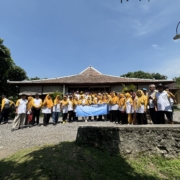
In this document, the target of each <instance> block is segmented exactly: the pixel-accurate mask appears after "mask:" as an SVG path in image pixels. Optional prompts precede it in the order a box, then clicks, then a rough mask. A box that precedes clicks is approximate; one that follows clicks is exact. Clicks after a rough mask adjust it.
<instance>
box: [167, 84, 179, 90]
mask: <svg viewBox="0 0 180 180" xmlns="http://www.w3.org/2000/svg"><path fill="white" fill-rule="evenodd" d="M166 86H167V87H168V88H169V89H179V88H178V87H177V84H176V83H171V84H167V85H166Z"/></svg>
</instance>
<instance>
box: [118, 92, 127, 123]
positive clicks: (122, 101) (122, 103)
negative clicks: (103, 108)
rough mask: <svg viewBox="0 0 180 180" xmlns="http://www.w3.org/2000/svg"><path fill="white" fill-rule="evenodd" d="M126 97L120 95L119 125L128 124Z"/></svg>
mask: <svg viewBox="0 0 180 180" xmlns="http://www.w3.org/2000/svg"><path fill="white" fill-rule="evenodd" d="M125 100H126V99H125V95H124V94H122V93H120V94H119V101H118V105H119V116H118V123H120V122H121V123H122V124H127V120H126V114H125V111H124V110H125Z"/></svg>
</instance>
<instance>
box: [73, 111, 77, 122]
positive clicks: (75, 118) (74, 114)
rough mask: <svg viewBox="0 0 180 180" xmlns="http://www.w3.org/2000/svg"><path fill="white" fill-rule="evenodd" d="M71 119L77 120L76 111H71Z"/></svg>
mask: <svg viewBox="0 0 180 180" xmlns="http://www.w3.org/2000/svg"><path fill="white" fill-rule="evenodd" d="M73 120H74V121H78V117H77V116H76V112H73Z"/></svg>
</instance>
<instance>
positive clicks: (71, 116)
mask: <svg viewBox="0 0 180 180" xmlns="http://www.w3.org/2000/svg"><path fill="white" fill-rule="evenodd" d="M26 96H27V95H26V94H22V95H21V98H20V99H18V100H17V102H16V104H15V107H16V116H15V119H14V121H13V125H12V131H14V130H15V129H19V128H21V126H23V125H25V124H27V122H28V123H30V124H31V125H32V126H33V125H38V126H40V123H39V117H40V112H41V111H42V113H43V125H44V126H47V125H48V124H49V120H50V117H51V115H52V120H53V124H54V125H56V124H57V122H58V118H59V114H60V113H62V120H63V124H64V123H66V121H67V120H68V121H77V120H78V117H77V116H76V107H77V106H79V105H82V106H91V105H94V104H107V105H108V114H101V115H99V116H93V117H91V116H89V117H82V119H83V120H84V121H85V122H87V121H88V120H89V121H92V120H95V121H96V120H104V121H111V122H115V123H121V124H147V116H146V115H147V110H148V111H149V113H150V117H151V120H152V122H153V124H165V115H166V118H167V120H168V123H173V103H176V99H175V96H174V95H173V94H172V93H171V92H169V90H168V88H165V87H164V86H163V85H162V84H158V85H157V87H155V85H154V84H150V85H149V91H147V89H146V88H143V89H142V90H138V91H137V92H133V90H130V91H126V92H124V93H116V92H110V93H107V92H102V93H95V92H92V93H91V92H85V93H83V92H82V91H81V92H80V93H79V91H76V92H75V93H72V94H67V95H65V96H63V98H61V97H60V96H59V95H57V96H56V98H55V100H54V101H53V100H52V97H51V95H49V94H48V95H47V96H46V97H45V99H44V100H43V101H42V99H41V98H39V94H36V95H35V97H34V98H33V97H31V96H28V97H27V98H26ZM13 104H14V102H12V101H10V100H9V99H7V98H6V96H5V95H2V104H1V116H0V123H1V121H2V120H3V119H4V123H7V121H8V116H9V109H10V107H11V106H12V105H13Z"/></svg>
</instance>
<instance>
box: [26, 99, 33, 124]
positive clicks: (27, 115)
mask: <svg viewBox="0 0 180 180" xmlns="http://www.w3.org/2000/svg"><path fill="white" fill-rule="evenodd" d="M32 104H33V97H32V96H29V97H28V103H27V114H26V121H25V125H27V124H28V125H29V124H30V123H31V121H30V118H29V117H30V116H31V117H32Z"/></svg>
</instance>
